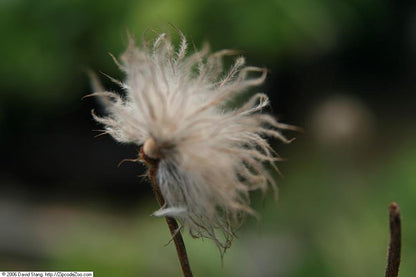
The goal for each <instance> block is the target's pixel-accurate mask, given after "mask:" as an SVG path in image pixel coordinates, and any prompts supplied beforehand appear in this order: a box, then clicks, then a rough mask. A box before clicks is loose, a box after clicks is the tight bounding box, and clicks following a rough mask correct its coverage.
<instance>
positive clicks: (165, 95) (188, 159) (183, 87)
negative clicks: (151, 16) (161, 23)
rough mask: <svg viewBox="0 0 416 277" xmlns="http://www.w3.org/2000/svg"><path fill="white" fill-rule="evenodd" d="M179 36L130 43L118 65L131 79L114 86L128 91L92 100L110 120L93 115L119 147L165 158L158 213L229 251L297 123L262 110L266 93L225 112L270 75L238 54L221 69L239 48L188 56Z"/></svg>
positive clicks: (102, 94)
mask: <svg viewBox="0 0 416 277" xmlns="http://www.w3.org/2000/svg"><path fill="white" fill-rule="evenodd" d="M180 35H181V42H180V45H179V46H178V47H177V48H175V47H173V45H172V43H171V41H170V39H169V38H168V36H167V35H166V34H161V35H159V36H158V37H157V38H156V39H155V41H154V42H153V45H151V46H148V45H147V44H146V43H145V44H144V45H143V46H142V47H140V48H138V47H136V46H135V44H134V42H133V40H132V39H130V43H129V46H128V49H127V51H126V52H125V53H124V54H123V55H122V57H121V61H122V62H121V63H119V62H118V61H117V60H116V63H117V65H118V66H119V67H120V68H121V69H122V70H123V71H124V72H125V74H126V76H127V78H126V80H125V81H124V82H120V81H117V80H113V81H115V82H117V83H118V84H119V85H120V86H121V87H122V89H123V91H124V94H122V95H123V96H121V95H119V94H116V93H112V92H103V91H101V92H96V93H94V95H97V96H99V97H100V99H102V100H103V102H104V103H105V106H106V109H107V115H106V116H104V117H99V116H97V115H95V114H94V113H93V116H94V118H95V120H96V121H98V122H100V123H102V124H103V125H104V126H105V132H106V133H108V134H110V135H111V136H113V137H114V138H115V139H116V140H117V141H120V142H128V143H135V144H137V145H139V146H143V151H144V153H145V154H146V155H148V156H149V157H150V158H153V159H158V160H159V167H158V172H157V181H158V184H159V187H160V190H161V192H162V195H163V197H164V199H165V205H164V207H162V208H161V209H160V210H158V211H156V212H155V213H154V215H156V216H170V217H174V218H176V219H177V220H178V221H179V222H180V223H181V225H182V226H186V227H187V228H188V229H189V231H190V234H191V235H192V236H193V237H208V238H211V239H213V240H214V241H215V243H216V244H217V246H218V247H219V248H220V250H222V251H224V250H225V249H227V248H228V247H229V246H230V245H231V241H232V239H233V237H234V233H233V231H234V229H235V228H236V227H237V226H238V225H239V223H240V222H241V219H242V218H243V215H244V214H246V213H253V211H252V209H251V208H250V207H249V191H251V190H255V189H261V190H266V189H267V187H268V186H269V185H271V186H273V187H274V186H275V185H274V181H273V179H272V178H271V177H270V175H269V174H268V173H267V171H266V169H265V163H269V164H271V165H272V166H274V162H275V161H277V160H278V159H279V158H278V156H277V154H276V153H275V152H274V151H273V149H272V148H271V147H270V145H269V143H268V142H267V140H266V138H267V137H274V138H278V139H280V140H282V141H284V142H289V141H288V140H286V139H285V138H284V137H283V136H282V135H281V133H280V132H279V129H282V128H283V129H290V128H291V126H288V125H285V124H281V123H278V122H277V121H276V120H275V119H274V118H273V117H272V116H270V115H267V114H262V113H260V111H261V110H262V109H263V108H264V107H266V106H267V105H268V104H269V100H268V97H267V96H266V95H265V94H263V93H257V94H255V95H254V96H252V97H251V98H250V99H249V100H248V101H247V102H246V103H244V104H243V105H242V106H241V107H239V108H229V105H228V106H227V104H228V103H229V102H230V100H232V99H235V97H236V96H237V95H239V94H240V93H241V92H243V91H246V90H247V89H249V88H251V87H254V86H258V85H260V84H262V83H263V81H264V80H265V78H266V69H264V68H258V67H252V66H245V65H244V63H245V61H244V58H242V57H238V58H237V59H236V60H235V62H234V64H233V66H231V68H230V69H228V70H224V68H223V64H222V59H223V57H224V56H228V55H235V54H236V53H235V51H233V50H222V51H218V52H214V53H211V54H210V53H209V50H208V47H204V48H202V50H200V51H195V52H194V53H191V54H188V51H187V48H188V43H187V41H186V39H185V37H184V36H183V35H182V34H181V33H180ZM249 75H250V76H249ZM251 75H254V77H253V76H251ZM276 170H277V168H276Z"/></svg>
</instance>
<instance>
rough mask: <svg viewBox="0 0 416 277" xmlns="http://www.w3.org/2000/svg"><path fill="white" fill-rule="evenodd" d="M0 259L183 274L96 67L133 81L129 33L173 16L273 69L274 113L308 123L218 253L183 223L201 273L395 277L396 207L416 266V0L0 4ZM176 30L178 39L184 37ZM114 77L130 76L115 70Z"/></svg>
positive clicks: (407, 270) (191, 30)
mask: <svg viewBox="0 0 416 277" xmlns="http://www.w3.org/2000/svg"><path fill="white" fill-rule="evenodd" d="M0 23H1V24H0V37H1V43H0V53H1V54H2V58H1V63H0V64H1V66H0V81H1V83H0V146H1V148H0V151H1V152H0V163H1V167H0V185H1V188H0V269H1V270H71V271H72V270H93V271H94V272H95V274H96V276H180V274H181V273H180V267H179V265H178V262H177V257H176V253H175V250H174V246H173V245H168V246H165V244H166V243H167V242H168V240H169V238H170V236H169V233H168V230H167V227H166V226H165V225H166V224H165V222H164V220H162V219H158V218H153V217H150V216H149V215H150V214H151V213H152V212H153V211H154V210H156V209H157V208H158V207H157V203H156V201H155V200H154V198H153V195H152V191H151V189H150V186H149V185H148V184H147V183H146V182H145V181H143V180H141V179H140V178H138V177H137V175H139V174H141V173H143V168H141V167H140V166H139V165H136V164H124V165H123V166H121V167H120V168H117V163H118V162H119V161H120V160H122V159H123V158H128V157H134V156H135V155H136V153H137V147H135V146H131V145H120V144H117V143H115V142H114V141H113V140H112V139H111V138H110V137H100V138H94V135H95V133H94V132H93V131H92V130H93V129H97V128H98V127H97V125H96V124H95V123H94V122H93V121H92V120H91V116H90V110H91V108H93V107H96V106H97V103H95V102H94V100H93V99H86V100H81V97H82V96H83V95H85V94H88V93H89V92H91V89H90V87H89V81H88V78H87V76H86V74H85V71H86V69H87V68H91V69H94V70H96V71H102V72H105V73H107V74H109V75H111V76H114V77H116V78H120V79H122V78H123V75H122V74H121V72H119V71H118V69H117V67H116V65H114V63H113V62H112V60H111V58H110V57H109V55H108V52H111V53H114V54H115V55H116V56H118V55H120V54H121V53H122V52H123V50H124V48H125V47H126V41H127V35H126V30H129V31H130V32H131V33H133V34H135V35H136V37H138V38H140V37H141V36H142V34H144V33H145V34H146V35H147V36H149V34H150V35H151V34H152V31H147V32H145V31H146V30H153V29H154V30H156V31H157V32H159V31H167V32H171V33H172V34H175V30H174V29H173V28H172V27H170V26H169V23H172V24H174V25H175V26H176V27H178V28H179V29H181V30H182V31H183V32H184V33H185V34H186V35H187V37H188V38H189V39H190V40H191V41H193V42H194V43H195V45H196V46H197V47H200V46H201V45H202V43H203V42H204V41H208V42H209V43H210V45H211V47H212V49H213V50H220V49H223V48H234V49H241V50H243V51H244V52H243V53H244V56H246V58H247V61H248V63H249V64H251V65H259V66H265V67H267V68H269V69H270V74H269V76H268V79H267V81H266V84H265V85H264V86H263V87H262V88H261V90H263V91H265V92H266V93H267V94H268V95H269V96H270V98H271V100H272V108H271V109H270V111H269V112H271V113H273V114H275V115H276V116H277V117H278V118H279V119H280V120H281V121H283V122H287V123H292V124H295V125H298V126H302V127H304V128H305V130H306V132H305V134H288V136H289V137H291V136H293V135H295V136H296V137H297V140H296V141H295V142H293V143H292V144H291V145H282V144H279V143H277V142H273V143H274V144H275V146H276V149H277V151H278V152H279V153H280V154H281V155H282V156H283V157H285V158H287V161H285V162H283V163H280V164H279V167H280V169H281V171H282V172H283V175H284V177H279V176H276V178H277V179H278V183H279V201H278V202H277V203H275V202H274V201H273V199H272V197H269V196H266V197H265V198H263V197H262V195H260V194H258V193H254V194H253V206H254V207H255V208H256V210H257V211H258V212H259V214H260V215H261V219H260V220H259V221H257V220H255V219H248V220H247V222H246V224H245V225H243V227H242V228H240V229H239V230H238V232H237V235H238V238H237V239H236V240H235V241H234V244H233V246H232V247H231V249H230V250H229V251H228V252H227V253H226V255H225V257H224V261H223V265H222V264H221V259H220V255H219V253H218V250H217V249H216V247H215V246H214V243H212V242H211V241H208V240H205V241H202V240H195V239H191V238H190V237H189V236H188V235H187V234H186V235H185V241H186V244H187V247H188V252H189V256H190V262H191V265H192V267H193V271H194V275H195V276H382V275H383V274H384V268H385V260H386V250H387V244H388V240H389V233H388V214H387V206H388V204H389V203H390V202H391V201H397V202H398V203H399V204H400V206H401V208H402V215H403V261H402V265H401V275H400V276H403V277H405V276H416V262H415V261H416V237H415V235H414V234H415V233H416V132H415V119H416V109H415V104H416V94H415V91H416V82H415V76H416V5H415V2H414V1H387V0H365V1H362V0H360V1H359V0H340V1H329V0H314V1H307V0H295V1H283V0H264V1H237V0H223V1H208V0H203V1H191V0H178V1H167V0H164V1H157V0H156V1H150V0H146V1H133V0H126V1H98V0H94V1H81V0H72V1H70V0H55V1H46V0H38V1H30V0H0ZM174 37H175V36H174ZM102 79H103V82H104V84H105V85H106V87H108V88H109V89H112V90H116V89H117V88H116V87H115V86H114V84H111V82H109V81H108V80H106V79H105V78H102Z"/></svg>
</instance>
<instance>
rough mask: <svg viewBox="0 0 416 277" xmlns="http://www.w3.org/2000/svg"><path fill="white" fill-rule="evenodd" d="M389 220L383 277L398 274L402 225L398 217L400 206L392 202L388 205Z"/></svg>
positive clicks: (394, 276)
mask: <svg viewBox="0 0 416 277" xmlns="http://www.w3.org/2000/svg"><path fill="white" fill-rule="evenodd" d="M389 221H390V244H389V250H388V258H387V268H386V275H385V277H397V276H398V275H399V266H400V252H401V240H402V231H401V229H402V227H401V218H400V207H399V205H397V203H395V202H392V203H390V205H389Z"/></svg>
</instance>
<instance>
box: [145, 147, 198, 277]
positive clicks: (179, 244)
mask: <svg viewBox="0 0 416 277" xmlns="http://www.w3.org/2000/svg"><path fill="white" fill-rule="evenodd" d="M140 159H141V160H143V161H145V163H146V165H147V168H148V171H147V175H148V177H149V179H150V182H151V183H152V187H153V191H154V193H155V196H156V199H157V201H158V202H159V205H160V206H161V207H163V205H164V204H165V199H164V198H163V195H162V192H161V191H160V188H159V186H158V183H157V179H156V173H157V170H158V165H159V161H158V160H154V159H151V158H149V157H147V156H146V154H145V153H144V151H143V147H142V148H140ZM165 219H166V223H167V224H168V227H169V231H170V233H171V235H172V239H173V241H174V243H175V247H176V253H177V254H178V258H179V262H180V264H181V268H182V272H183V276H184V277H192V276H193V275H192V271H191V266H190V264H189V260H188V255H187V253H186V248H185V243H184V242H183V238H182V234H181V232H180V231H179V226H178V223H177V222H176V220H175V219H174V218H172V217H168V216H166V217H165Z"/></svg>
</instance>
